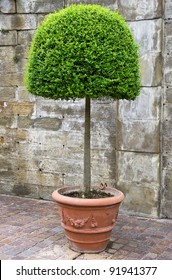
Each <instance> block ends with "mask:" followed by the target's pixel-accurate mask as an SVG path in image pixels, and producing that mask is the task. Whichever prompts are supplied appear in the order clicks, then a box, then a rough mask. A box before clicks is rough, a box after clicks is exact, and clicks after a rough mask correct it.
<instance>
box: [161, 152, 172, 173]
mask: <svg viewBox="0 0 172 280" xmlns="http://www.w3.org/2000/svg"><path fill="white" fill-rule="evenodd" d="M162 163H163V169H168V170H172V153H171V154H170V153H168V155H163V159H162Z"/></svg>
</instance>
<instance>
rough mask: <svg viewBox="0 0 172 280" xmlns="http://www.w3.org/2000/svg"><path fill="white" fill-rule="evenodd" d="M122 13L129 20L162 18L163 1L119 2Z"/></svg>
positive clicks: (133, 0)
mask: <svg viewBox="0 0 172 280" xmlns="http://www.w3.org/2000/svg"><path fill="white" fill-rule="evenodd" d="M117 3H118V9H119V11H120V13H121V14H122V15H123V16H124V17H125V18H126V19H127V20H142V19H153V18H160V17H161V0H142V1H138V0H130V1H123V0H117Z"/></svg>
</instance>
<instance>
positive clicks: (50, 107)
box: [36, 97, 85, 119]
mask: <svg viewBox="0 0 172 280" xmlns="http://www.w3.org/2000/svg"><path fill="white" fill-rule="evenodd" d="M36 107H37V110H36V116H37V117H52V118H53V117H59V118H65V117H68V119H73V118H74V119H75V118H83V117H84V110H85V105H84V99H81V100H76V101H75V102H73V101H60V100H57V101H55V100H48V99H45V98H42V97H38V98H36Z"/></svg>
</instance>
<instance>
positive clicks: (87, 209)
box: [52, 187, 124, 253]
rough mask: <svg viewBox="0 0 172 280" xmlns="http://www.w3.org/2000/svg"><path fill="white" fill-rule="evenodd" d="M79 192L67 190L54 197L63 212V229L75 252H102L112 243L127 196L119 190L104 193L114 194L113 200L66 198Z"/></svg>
mask: <svg viewBox="0 0 172 280" xmlns="http://www.w3.org/2000/svg"><path fill="white" fill-rule="evenodd" d="M78 190H80V188H79V187H64V188H61V189H59V190H56V191H54V192H53V194H52V197H53V199H54V200H55V201H56V202H57V203H58V206H59V209H60V215H61V220H62V221H61V224H62V227H63V228H64V229H65V233H66V237H67V239H68V241H69V245H70V248H71V249H72V250H74V251H78V252H83V253H95V252H101V251H103V250H104V249H105V248H106V246H107V244H108V242H109V239H110V234H111V231H112V229H113V227H114V225H115V222H116V219H117V216H118V211H119V206H120V203H121V201H122V200H123V198H124V195H123V193H122V192H121V191H119V190H117V189H112V188H106V190H104V191H105V192H107V193H111V194H113V196H112V197H108V198H99V199H82V198H72V197H69V196H64V194H65V193H70V192H73V191H78Z"/></svg>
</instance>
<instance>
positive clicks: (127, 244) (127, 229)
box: [0, 195, 172, 260]
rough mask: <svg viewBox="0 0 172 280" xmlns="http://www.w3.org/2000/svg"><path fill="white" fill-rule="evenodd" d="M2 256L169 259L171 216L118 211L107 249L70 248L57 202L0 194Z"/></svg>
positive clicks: (21, 257) (171, 255)
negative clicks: (150, 216) (163, 217)
mask: <svg viewBox="0 0 172 280" xmlns="http://www.w3.org/2000/svg"><path fill="white" fill-rule="evenodd" d="M0 205H1V206H0V208H1V211H0V259H4V260H6V259H18V260H20V259H37V260H41V259H60V260H64V259H67V260H69V259H114V260H120V259H124V260H130V259H132V260H133V259H136V260H139V259H143V260H147V259H148V260H151V259H153V260H155V259H168V260H169V259H170V260H172V220H161V219H159V220H157V219H146V218H141V217H135V216H127V215H122V214H120V215H119V218H118V221H117V223H116V227H115V229H114V231H113V233H112V237H111V241H110V243H109V246H108V248H107V249H106V251H104V252H102V253H99V254H80V253H76V252H73V251H72V250H70V249H69V248H68V244H67V240H66V238H65V236H64V234H63V230H62V228H61V226H60V218H59V214H58V211H57V207H56V204H55V203H53V202H50V201H43V200H34V199H27V198H20V197H15V196H6V195H0Z"/></svg>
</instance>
